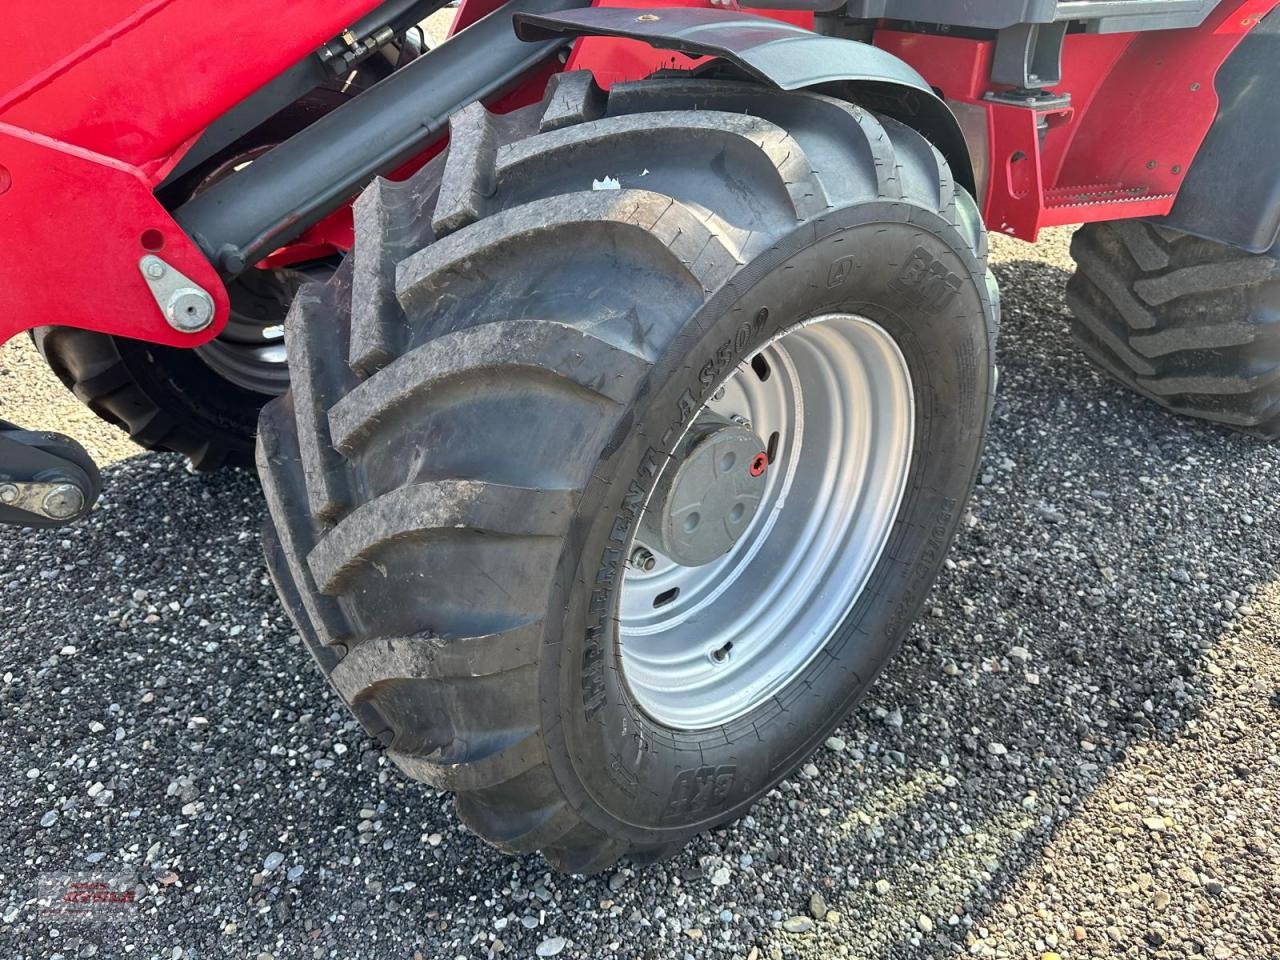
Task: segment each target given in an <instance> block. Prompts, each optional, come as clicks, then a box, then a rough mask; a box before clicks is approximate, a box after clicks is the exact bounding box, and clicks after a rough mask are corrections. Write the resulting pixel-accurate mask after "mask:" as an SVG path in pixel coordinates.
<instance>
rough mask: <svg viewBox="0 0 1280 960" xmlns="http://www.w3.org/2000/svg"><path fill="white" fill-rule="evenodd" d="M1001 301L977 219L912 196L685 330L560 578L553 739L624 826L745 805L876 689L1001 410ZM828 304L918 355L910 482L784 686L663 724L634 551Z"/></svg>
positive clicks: (688, 829)
mask: <svg viewBox="0 0 1280 960" xmlns="http://www.w3.org/2000/svg"><path fill="white" fill-rule="evenodd" d="M994 309H995V307H994V305H993V304H992V303H991V302H990V299H989V294H988V288H987V285H986V275H985V265H983V264H980V263H979V262H978V261H977V259H976V258H975V256H974V254H973V252H972V251H971V250H969V248H968V247H967V245H966V244H965V242H964V241H963V239H962V238H961V236H960V234H959V232H958V231H957V230H956V229H955V228H953V227H952V226H951V225H949V224H947V223H946V221H944V220H943V219H942V218H941V217H939V216H938V215H937V214H935V213H933V212H931V211H927V210H924V209H923V208H920V207H916V206H914V205H911V204H906V203H874V204H866V205H862V206H858V207H853V208H848V209H845V210H842V211H838V212H836V213H833V214H832V215H830V216H829V217H827V218H825V219H823V220H821V221H815V222H812V223H810V224H807V225H805V226H804V227H802V228H800V229H799V230H797V231H796V232H795V233H793V234H792V235H790V236H789V237H788V238H786V239H785V240H783V241H781V242H779V243H778V244H776V245H774V246H773V247H772V248H771V249H770V250H769V251H767V252H766V253H765V254H764V255H762V256H761V257H759V258H757V259H756V260H755V261H753V262H751V263H749V264H747V265H746V266H744V267H743V268H741V269H740V270H739V272H738V273H737V274H736V276H735V277H734V278H733V279H732V280H731V281H730V282H729V283H728V284H727V285H726V286H725V287H724V288H723V289H722V290H721V291H719V292H718V293H717V294H716V295H715V296H714V297H712V298H711V300H709V301H708V303H707V304H706V305H705V307H704V308H703V309H702V310H700V311H699V312H698V314H697V315H695V316H694V317H693V318H692V319H691V320H690V322H689V323H688V325H687V327H686V329H685V331H684V332H683V333H682V334H681V335H679V336H677V337H676V338H675V339H674V341H673V342H672V345H671V347H670V348H669V349H668V351H667V353H666V354H665V355H664V356H663V357H662V358H660V359H659V361H658V363H657V364H656V365H655V367H654V368H653V370H652V371H651V374H650V376H649V378H648V380H647V383H646V384H645V385H644V386H642V388H641V390H640V392H639V396H638V399H637V401H636V403H635V404H634V406H633V409H632V410H631V411H629V413H628V415H627V416H624V417H623V418H622V423H621V425H620V426H619V428H618V430H617V431H616V433H615V434H614V437H613V439H612V442H611V443H610V444H609V445H608V447H606V449H605V450H604V451H603V453H602V456H601V459H600V462H599V463H598V465H597V468H596V470H595V471H594V473H593V477H592V481H591V483H590V484H589V486H588V487H587V489H586V491H585V492H584V495H583V497H582V500H581V503H580V506H579V509H578V512H577V514H576V516H575V519H574V522H573V524H572V527H571V533H570V536H569V538H568V541H567V544H566V548H565V550H564V552H563V554H562V556H561V559H560V563H559V566H558V569H557V576H556V579H555V583H554V585H553V593H552V596H551V598H550V603H549V609H550V610H551V611H553V612H558V613H559V614H560V615H559V616H554V615H553V616H549V617H548V618H547V621H546V632H545V635H544V640H543V657H542V664H541V672H540V687H541V690H542V709H543V717H542V721H543V725H542V726H543V731H544V738H545V740H546V746H547V753H548V756H549V760H550V763H551V766H552V768H553V770H554V773H555V776H556V778H557V781H558V782H559V785H560V787H561V789H562V790H563V792H564V794H565V796H566V797H567V798H568V799H569V801H570V803H571V804H573V806H574V807H575V809H576V810H577V811H578V812H579V814H580V815H581V816H582V817H583V818H584V819H586V820H587V821H588V822H592V823H594V824H595V825H597V826H598V827H599V828H600V829H602V830H605V831H606V832H607V833H609V834H610V835H621V836H625V837H627V838H629V839H630V840H631V841H632V842H633V843H636V844H660V843H667V842H671V841H672V840H678V839H681V838H683V837H685V836H688V835H689V834H691V833H694V832H697V831H699V830H702V829H705V828H707V827H708V826H711V825H714V824H715V823H719V822H723V821H726V820H729V819H732V818H733V817H735V816H738V815H740V814H741V813H742V812H744V811H745V809H746V807H747V806H748V805H749V804H750V803H751V801H752V800H754V799H755V798H756V797H758V796H759V795H760V794H761V793H763V792H764V791H766V790H767V789H769V788H770V787H771V786H772V785H773V784H775V783H776V782H777V781H778V780H780V779H781V778H782V777H783V776H785V775H786V774H787V773H788V772H789V771H790V770H791V769H792V768H793V767H794V766H795V765H796V764H798V763H799V762H800V760H801V759H802V758H803V757H804V756H805V755H806V754H807V753H809V752H810V751H811V750H812V749H813V748H814V747H816V745H817V744H818V743H819V742H820V741H821V740H822V739H823V738H824V737H826V736H828V735H829V733H830V731H831V729H832V728H834V727H835V725H836V724H837V723H839V721H840V720H841V719H843V717H844V716H845V715H846V714H847V713H848V711H849V710H850V709H852V707H853V706H854V704H855V703H856V702H857V700H858V699H859V698H860V697H861V696H862V695H863V694H864V693H865V692H866V690H867V688H868V687H869V686H870V685H871V683H872V681H873V680H874V679H875V677H876V676H877V675H878V673H879V672H880V670H881V669H882V668H883V667H884V665H885V663H886V662H887V661H888V659H889V658H890V656H891V655H892V653H893V652H894V650H895V649H896V648H897V646H898V644H899V643H900V641H901V639H902V637H903V635H904V633H905V631H906V629H907V627H908V626H909V625H910V623H911V622H912V620H913V619H914V618H915V616H916V613H917V612H918V610H919V608H920V606H921V604H922V603H923V601H924V599H925V596H926V594H927V592H928V590H929V587H930V586H931V584H932V582H933V580H934V578H935V576H936V574H937V571H938V569H939V568H940V566H941V563H942V561H943V559H944V556H945V552H946V549H947V547H948V545H949V544H950V542H951V539H952V536H953V535H954V532H955V530H956V528H957V526H958V524H959V520H960V518H961V515H962V513H963V509H964V505H965V502H966V499H967V497H968V494H969V491H970V489H971V487H972V484H973V477H974V474H975V472H976V469H977V461H978V458H979V455H980V452H981V448H982V440H983V437H984V434H985V430H986V424H987V419H988V416H989V410H990V399H991V397H990V392H991V370H992V342H991V337H992V333H991V331H992V330H993V327H994V317H993V313H994ZM827 313H852V314H858V315H861V316H864V317H867V318H868V319H871V320H873V321H875V322H876V323H878V324H880V325H881V326H882V327H883V328H884V329H885V330H886V331H888V332H889V333H890V335H891V336H892V337H893V338H894V340H895V341H896V342H897V344H898V347H899V349H900V350H901V351H902V353H903V356H904V357H905V359H906V361H907V364H908V368H909V370H910V373H911V377H912V384H913V389H914V393H915V406H916V424H915V438H914V447H913V453H912V460H911V467H910V472H909V476H908V488H907V490H906V491H905V493H904V496H903V501H902V504H901V506H900V508H899V512H898V515H897V518H896V520H895V522H894V524H893V527H892V530H891V532H890V535H889V538H888V542H887V544H886V547H885V549H884V551H883V553H882V555H881V557H880V559H879V561H878V563H877V565H876V567H875V569H874V571H873V572H872V574H871V577H870V578H869V580H868V583H867V585H866V587H865V588H864V590H863V591H862V593H861V594H860V595H859V597H858V599H857V600H856V602H855V603H854V605H853V608H852V609H851V611H850V613H849V614H848V616H847V617H846V618H845V620H844V621H843V622H842V624H841V625H840V627H839V628H838V629H837V630H836V631H835V633H834V634H833V635H832V637H831V638H829V640H828V641H827V644H826V647H825V648H824V654H825V655H819V656H816V657H814V658H813V659H812V660H811V661H810V663H809V664H808V666H807V667H806V668H805V669H804V670H803V671H802V672H801V674H800V675H799V676H798V677H797V678H794V679H793V680H792V681H790V683H789V684H788V685H787V686H786V687H785V688H783V689H782V690H780V691H779V692H778V694H777V695H776V696H774V697H772V698H771V699H769V700H767V701H765V702H764V703H762V704H760V705H758V706H757V707H755V708H754V709H753V710H751V711H750V712H749V713H748V714H746V715H745V716H743V717H741V718H739V719H737V720H734V721H732V722H730V723H729V724H727V725H725V726H722V727H716V728H711V729H707V730H702V731H693V732H678V731H673V730H671V729H669V728H666V727H664V726H661V725H659V724H657V723H656V722H654V721H653V720H651V719H650V718H649V717H648V716H647V715H646V714H645V713H644V712H643V711H642V710H641V709H640V708H639V707H638V705H637V704H636V703H635V701H634V700H633V698H632V697H631V695H630V692H629V691H628V689H627V686H626V682H625V680H624V678H623V675H622V670H621V661H620V655H619V649H618V638H617V631H616V611H617V609H618V594H619V590H620V586H621V582H622V577H623V574H624V572H625V557H626V550H627V549H628V548H629V545H630V542H631V537H632V535H633V533H634V528H635V524H636V521H637V520H638V515H639V511H640V505H641V504H643V502H644V500H645V499H646V498H647V496H648V493H649V491H650V490H651V489H652V486H653V484H654V483H655V482H656V480H657V473H658V469H657V468H658V464H660V463H661V462H662V459H663V458H664V456H665V453H664V452H665V451H668V450H670V449H671V447H672V446H673V445H674V443H675V442H676V441H677V440H678V439H679V437H680V435H681V434H682V432H683V430H684V427H685V426H687V425H688V423H689V422H690V421H691V420H692V418H693V417H694V416H696V415H697V412H698V410H699V409H700V408H701V405H702V404H703V403H704V402H705V400H706V399H708V398H709V397H710V396H711V394H712V393H714V391H715V390H716V389H717V387H718V386H719V384H720V383H721V382H723V380H724V379H726V378H727V377H728V376H729V375H730V374H731V373H732V372H733V371H734V369H735V367H736V365H737V364H738V363H739V362H740V361H742V360H744V359H745V358H747V357H749V356H750V355H751V354H752V353H753V352H754V351H755V350H756V349H758V348H759V347H761V346H762V345H764V344H765V343H766V342H767V341H768V340H769V339H770V338H772V337H774V336H775V335H776V334H778V333H779V332H781V331H782V330H784V329H786V328H789V327H791V326H793V325H794V324H795V323H797V322H799V321H801V320H804V319H806V318H809V317H814V316H820V315H822V314H827Z"/></svg>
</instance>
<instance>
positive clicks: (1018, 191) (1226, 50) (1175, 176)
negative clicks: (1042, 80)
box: [875, 0, 1280, 241]
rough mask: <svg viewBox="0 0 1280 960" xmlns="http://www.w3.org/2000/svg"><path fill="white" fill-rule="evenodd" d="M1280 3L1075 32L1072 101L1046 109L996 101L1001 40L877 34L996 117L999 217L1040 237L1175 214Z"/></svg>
mask: <svg viewBox="0 0 1280 960" xmlns="http://www.w3.org/2000/svg"><path fill="white" fill-rule="evenodd" d="M1278 3H1280V0H1226V2H1224V3H1222V4H1221V5H1220V6H1219V7H1218V8H1217V9H1216V10H1215V11H1214V12H1213V13H1212V14H1210V16H1209V18H1208V19H1207V20H1206V21H1205V23H1203V24H1202V25H1201V26H1200V27H1198V28H1196V29H1194V30H1155V31H1150V32H1146V33H1118V34H1092V33H1077V34H1070V35H1068V36H1067V38H1066V41H1065V43H1064V46H1063V58H1062V83H1061V84H1060V85H1059V86H1058V87H1056V88H1055V89H1054V91H1053V92H1055V93H1068V94H1070V97H1071V102H1070V104H1069V105H1068V106H1066V107H1058V108H1054V107H1049V108H1046V109H1044V110H1039V111H1038V110H1036V109H1032V108H1029V107H1026V106H1018V105H1014V104H1009V103H1002V102H993V101H991V100H989V99H986V98H985V94H986V93H987V91H989V90H990V89H991V83H990V80H989V77H990V71H991V58H992V56H993V54H994V51H995V41H993V40H975V39H967V38H961V37H951V36H938V35H929V34H920V33H905V32H900V31H892V30H880V31H877V32H876V37H875V43H876V45H877V46H879V47H882V48H884V49H886V50H889V51H890V52H892V53H894V54H896V55H897V56H899V57H901V58H902V59H903V60H905V61H907V62H908V63H910V64H911V65H912V66H913V67H915V68H916V69H917V70H919V71H920V72H921V73H922V74H923V75H924V77H925V78H926V79H927V80H928V81H929V82H930V84H932V85H933V86H934V87H936V88H937V89H939V90H940V91H941V92H942V95H943V96H944V97H945V98H946V99H947V100H948V101H950V102H951V103H952V105H953V106H957V105H960V106H958V107H957V108H958V109H960V110H969V111H978V112H980V113H981V114H982V115H983V116H984V117H985V124H984V126H985V139H986V143H985V149H986V154H987V158H988V161H989V170H990V176H989V179H988V182H987V189H986V195H985V196H984V197H983V215H984V218H985V219H986V222H987V226H988V227H989V228H990V229H991V230H995V231H999V232H1001V233H1007V234H1010V235H1012V236H1015V237H1020V238H1022V239H1024V240H1030V241H1034V240H1035V239H1036V238H1037V236H1038V235H1039V232H1040V230H1041V229H1043V228H1044V227H1050V226H1060V225H1065V224H1075V223H1089V222H1092V221H1098V220H1120V219H1125V218H1130V217H1149V216H1158V215H1161V214H1165V213H1168V212H1169V211H1170V209H1172V207H1173V202H1174V200H1175V199H1176V197H1177V194H1178V190H1179V188H1180V187H1181V185H1182V176H1183V174H1184V173H1185V172H1186V170H1187V168H1188V167H1189V166H1190V164H1191V161H1192V160H1193V159H1194V158H1195V155H1196V151H1197V150H1198V149H1199V147H1200V144H1201V143H1203V142H1204V138H1205V135H1206V134H1207V133H1208V132H1209V127H1210V126H1211V125H1212V123H1213V120H1214V117H1215V116H1216V115H1217V111H1218V96H1217V92H1216V91H1215V89H1214V78H1215V77H1216V76H1217V73H1218V70H1219V68H1221V66H1222V64H1223V63H1224V62H1225V61H1226V59H1227V57H1229V56H1230V55H1231V52H1232V51H1233V50H1234V49H1235V48H1236V46H1237V45H1238V44H1239V43H1240V41H1241V40H1243V39H1244V37H1245V36H1246V35H1247V34H1248V33H1249V31H1250V30H1252V29H1253V28H1254V27H1255V26H1257V25H1258V22H1259V21H1260V20H1261V19H1262V18H1263V17H1264V16H1265V15H1266V14H1267V13H1269V12H1270V11H1271V10H1272V9H1274V8H1275V7H1276V6H1277V5H1278ZM1037 114H1039V119H1040V120H1041V122H1044V123H1046V124H1047V130H1046V131H1045V133H1044V136H1043V140H1042V138H1041V136H1040V132H1039V130H1038V128H1037V119H1038V117H1037Z"/></svg>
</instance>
